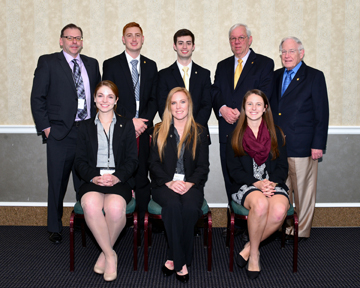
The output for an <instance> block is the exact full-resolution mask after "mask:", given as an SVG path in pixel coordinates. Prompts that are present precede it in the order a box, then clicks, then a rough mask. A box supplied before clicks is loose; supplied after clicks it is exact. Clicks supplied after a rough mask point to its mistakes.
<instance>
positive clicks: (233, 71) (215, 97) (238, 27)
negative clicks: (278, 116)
mask: <svg viewBox="0 0 360 288" xmlns="http://www.w3.org/2000/svg"><path fill="white" fill-rule="evenodd" d="M229 42H230V47H231V51H232V52H233V53H234V55H233V56H231V57H229V58H226V59H224V60H222V61H220V62H219V63H218V65H217V68H216V72H215V81H214V84H213V85H212V88H211V96H212V105H213V109H214V113H215V115H216V117H217V119H218V121H219V141H220V158H221V166H222V171H223V176H224V180H225V187H226V192H227V196H228V201H229V203H230V201H231V182H230V178H229V174H228V171H227V167H226V142H227V136H228V135H229V136H230V134H231V133H232V131H233V130H234V128H235V126H236V123H237V120H238V119H239V116H240V110H241V104H242V100H243V98H244V95H245V93H246V92H247V91H248V90H251V89H259V90H261V91H263V92H264V93H265V95H266V96H267V97H270V95H271V92H272V84H273V73H274V72H273V70H274V61H273V60H272V59H270V58H268V57H265V56H263V55H260V54H256V53H255V52H254V51H253V50H252V49H250V45H251V43H252V36H251V31H250V30H249V28H248V27H247V26H246V25H244V24H235V25H233V26H232V27H231V28H230V31H229Z"/></svg>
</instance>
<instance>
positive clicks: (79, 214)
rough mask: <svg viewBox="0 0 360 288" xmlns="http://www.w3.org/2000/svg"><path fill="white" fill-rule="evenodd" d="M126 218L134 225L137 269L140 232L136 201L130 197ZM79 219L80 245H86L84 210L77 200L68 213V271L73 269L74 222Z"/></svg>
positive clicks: (135, 266)
mask: <svg viewBox="0 0 360 288" xmlns="http://www.w3.org/2000/svg"><path fill="white" fill-rule="evenodd" d="M126 218H128V219H132V220H133V225H134V270H137V248H138V243H139V244H140V233H138V216H137V209H136V201H135V199H134V198H132V199H131V201H130V202H129V204H128V205H127V206H126ZM77 219H79V220H80V221H81V236H82V246H83V247H86V235H85V218H84V211H83V209H82V207H81V205H80V201H77V202H76V203H75V206H74V210H73V211H72V212H71V215H70V271H74V236H75V234H74V224H75V221H76V220H77Z"/></svg>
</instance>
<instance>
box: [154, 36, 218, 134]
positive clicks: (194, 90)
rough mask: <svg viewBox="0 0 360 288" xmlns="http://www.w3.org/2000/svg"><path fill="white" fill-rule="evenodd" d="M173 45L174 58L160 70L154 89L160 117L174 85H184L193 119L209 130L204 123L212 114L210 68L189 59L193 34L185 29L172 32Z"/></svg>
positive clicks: (193, 41)
mask: <svg viewBox="0 0 360 288" xmlns="http://www.w3.org/2000/svg"><path fill="white" fill-rule="evenodd" d="M173 48H174V50H175V52H176V54H177V60H176V61H175V62H174V63H173V64H172V65H171V66H169V67H167V68H165V69H163V70H161V71H160V72H159V82H158V90H157V96H158V109H159V115H160V117H161V118H162V114H163V112H164V109H165V102H166V98H167V96H168V94H169V92H170V90H171V89H173V88H175V87H185V88H186V89H187V90H188V91H189V92H190V94H191V98H192V101H193V105H194V108H193V115H194V119H195V121H196V122H197V123H199V124H201V125H202V126H204V127H205V128H206V129H207V130H208V125H207V122H208V120H209V118H210V114H211V80H210V71H209V70H207V69H204V68H202V67H201V66H199V65H197V64H196V63H195V62H193V61H192V59H191V57H192V53H193V51H194V50H195V36H194V34H193V33H192V32H191V31H190V30H188V29H181V30H179V31H177V32H176V33H175V35H174V44H173ZM185 71H186V72H185ZM208 135H209V132H208Z"/></svg>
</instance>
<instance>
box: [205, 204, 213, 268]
mask: <svg viewBox="0 0 360 288" xmlns="http://www.w3.org/2000/svg"><path fill="white" fill-rule="evenodd" d="M207 219H208V221H207V229H206V234H207V251H208V271H211V265H212V216H211V211H209V212H208V217H207ZM204 234H205V233H204ZM204 237H205V235H204Z"/></svg>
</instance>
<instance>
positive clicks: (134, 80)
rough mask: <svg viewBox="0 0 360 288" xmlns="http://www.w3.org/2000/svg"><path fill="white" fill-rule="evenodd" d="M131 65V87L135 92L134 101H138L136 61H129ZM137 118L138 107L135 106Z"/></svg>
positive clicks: (138, 85) (138, 86)
mask: <svg viewBox="0 0 360 288" xmlns="http://www.w3.org/2000/svg"><path fill="white" fill-rule="evenodd" d="M130 63H131V65H132V69H131V78H132V81H133V85H134V92H135V100H136V101H137V103H138V101H140V83H139V73H138V70H137V63H138V60H136V59H135V60H131V62H130ZM138 117H139V105H138V104H137V105H136V114H135V118H138Z"/></svg>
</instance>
